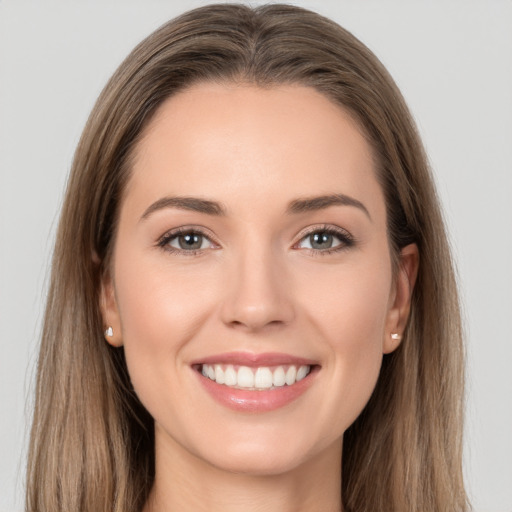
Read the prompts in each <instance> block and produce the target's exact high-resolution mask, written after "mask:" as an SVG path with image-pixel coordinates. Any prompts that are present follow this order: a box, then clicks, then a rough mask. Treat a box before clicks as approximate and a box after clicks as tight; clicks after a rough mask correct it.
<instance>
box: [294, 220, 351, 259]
mask: <svg viewBox="0 0 512 512" xmlns="http://www.w3.org/2000/svg"><path fill="white" fill-rule="evenodd" d="M318 232H323V233H328V234H330V235H333V236H335V237H337V238H338V240H339V241H340V243H339V244H338V245H336V246H334V247H330V248H328V249H313V248H309V247H305V248H301V247H298V246H299V244H300V243H301V242H302V241H303V240H304V239H305V238H306V237H308V236H311V235H312V234H313V233H318ZM297 238H298V240H297V241H296V242H295V243H294V244H293V247H292V248H293V249H296V250H306V251H311V252H313V253H315V254H329V253H333V252H338V251H342V250H345V249H348V248H349V247H352V246H353V245H355V243H356V239H355V237H354V236H353V235H352V234H351V233H349V232H348V231H347V230H346V229H344V228H341V227H340V226H336V225H332V224H319V225H315V226H308V227H307V228H306V229H305V230H302V231H301V232H300V233H299V234H298V236H297Z"/></svg>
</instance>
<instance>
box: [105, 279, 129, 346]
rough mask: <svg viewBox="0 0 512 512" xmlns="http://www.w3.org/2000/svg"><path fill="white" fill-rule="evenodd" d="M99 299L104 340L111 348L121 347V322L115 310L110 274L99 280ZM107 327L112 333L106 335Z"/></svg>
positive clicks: (113, 290)
mask: <svg viewBox="0 0 512 512" xmlns="http://www.w3.org/2000/svg"><path fill="white" fill-rule="evenodd" d="M99 298H100V309H101V315H102V317H103V325H104V327H105V340H106V341H107V343H109V344H110V345H112V346H113V347H121V346H122V345H123V338H122V335H121V321H120V318H119V310H118V308H117V300H116V294H115V288H114V283H113V281H112V278H111V276H110V272H105V275H104V276H103V277H102V279H101V288H100V297H99ZM109 327H111V328H112V331H111V332H109V333H107V329H109Z"/></svg>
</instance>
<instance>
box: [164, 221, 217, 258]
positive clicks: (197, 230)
mask: <svg viewBox="0 0 512 512" xmlns="http://www.w3.org/2000/svg"><path fill="white" fill-rule="evenodd" d="M184 234H196V235H201V236H202V237H204V238H206V239H208V240H209V241H210V243H211V244H212V245H213V247H211V248H208V249H190V250H185V249H178V248H176V247H172V246H171V245H169V242H170V241H171V240H172V239H173V238H176V237H178V236H179V235H184ZM156 245H157V246H158V247H160V248H161V249H163V250H166V251H168V252H171V253H179V254H186V255H194V254H197V253H201V252H204V251H206V250H210V249H218V248H220V244H219V242H218V241H217V240H216V237H215V236H214V235H213V233H212V232H211V231H210V230H209V229H207V228H205V227H204V226H198V225H189V226H179V227H177V228H172V229H169V230H168V231H166V232H165V233H164V234H163V235H162V236H160V237H159V238H158V240H157V242H156Z"/></svg>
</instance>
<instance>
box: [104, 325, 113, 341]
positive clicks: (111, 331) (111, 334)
mask: <svg viewBox="0 0 512 512" xmlns="http://www.w3.org/2000/svg"><path fill="white" fill-rule="evenodd" d="M105 336H106V337H109V338H111V337H112V336H114V329H112V327H111V326H110V325H109V326H108V327H107V329H106V330H105Z"/></svg>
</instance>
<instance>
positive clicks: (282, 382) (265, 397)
mask: <svg viewBox="0 0 512 512" xmlns="http://www.w3.org/2000/svg"><path fill="white" fill-rule="evenodd" d="M320 368H321V367H320V365H319V364H318V363H317V362H315V361H312V360H309V359H303V358H299V357H294V356H290V355H286V354H276V353H272V354H248V353H244V352H236V353H235V352H233V353H228V354H220V355H217V356H212V357H207V358H205V359H203V360H202V361H195V362H194V363H193V364H192V369H193V370H195V373H196V375H197V376H198V378H199V381H200V383H201V384H202V387H203V389H205V390H206V391H207V392H208V394H209V395H211V396H212V397H213V398H214V399H215V400H216V401H217V402H219V403H221V404H222V405H224V406H227V407H229V408H230V409H233V410H236V411H239V412H251V413H256V412H267V411H272V410H275V409H279V408H281V407H283V406H285V405H287V404H289V403H291V402H294V401H295V400H297V399H298V398H299V397H301V396H302V395H303V394H304V393H306V391H307V390H308V389H309V388H310V386H311V385H312V384H313V382H314V381H315V376H316V374H317V373H318V372H319V371H320Z"/></svg>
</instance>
